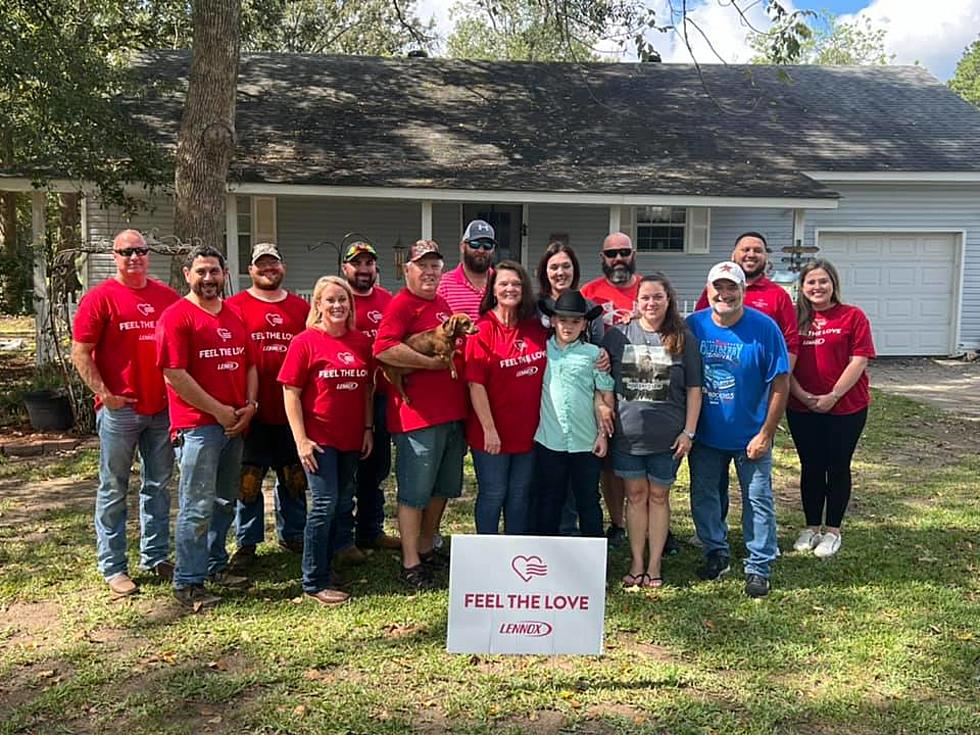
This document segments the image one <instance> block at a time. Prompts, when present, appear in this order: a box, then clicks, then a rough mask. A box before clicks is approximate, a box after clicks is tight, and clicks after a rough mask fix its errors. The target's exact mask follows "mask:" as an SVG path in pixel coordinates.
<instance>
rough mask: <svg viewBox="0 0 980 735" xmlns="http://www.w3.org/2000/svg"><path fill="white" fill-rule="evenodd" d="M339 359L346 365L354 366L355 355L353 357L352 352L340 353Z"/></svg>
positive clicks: (338, 354)
mask: <svg viewBox="0 0 980 735" xmlns="http://www.w3.org/2000/svg"><path fill="white" fill-rule="evenodd" d="M337 359H338V360H340V361H341V362H342V363H344V365H353V364H354V355H352V354H351V353H350V352H338V353H337Z"/></svg>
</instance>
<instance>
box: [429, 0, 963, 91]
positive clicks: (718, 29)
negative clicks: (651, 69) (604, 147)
mask: <svg viewBox="0 0 980 735" xmlns="http://www.w3.org/2000/svg"><path fill="white" fill-rule="evenodd" d="M455 1H456V0H419V1H418V10H419V16H420V17H421V18H423V19H427V18H429V17H433V18H435V20H436V26H437V29H438V32H439V33H440V34H441V35H442V36H443V37H445V36H446V35H448V33H449V32H450V31H451V30H452V22H451V21H450V19H449V9H450V8H451V7H452V6H453V5H454V4H455ZM736 2H738V3H739V5H740V7H742V8H743V10H744V9H747V12H746V15H747V17H748V18H749V19H750V20H751V22H752V24H753V25H754V26H755V27H757V28H765V27H766V26H767V19H766V17H765V12H764V10H763V4H762V2H761V1H759V2H756V1H755V0H736ZM647 4H648V5H649V6H651V7H654V8H655V9H656V10H657V11H658V17H660V18H666V17H668V10H667V8H668V4H669V2H668V0H648V3H647ZM675 5H679V3H676V2H675ZM784 5H785V6H787V7H791V8H795V9H801V10H803V9H806V10H829V11H830V12H832V13H835V14H837V15H838V16H840V17H841V18H842V19H843V20H855V19H857V18H859V17H868V18H870V19H871V21H872V23H873V24H874V26H875V27H877V28H882V29H884V30H885V31H886V36H885V50H886V52H887V53H888V54H894V58H893V59H892V63H893V64H915V63H918V64H920V65H922V66H923V67H925V69H927V70H928V71H929V72H930V73H932V74H933V75H934V76H936V77H938V78H939V79H940V80H942V81H946V80H947V79H949V77H950V76H952V74H953V71H954V70H955V69H956V64H957V62H958V61H959V60H960V58H961V57H962V55H963V50H964V49H965V48H966V47H967V46H969V45H970V44H971V43H973V41H975V40H977V38H978V37H980V0H928V2H925V1H923V0H785V2H784ZM688 7H689V9H692V10H691V11H690V13H691V17H692V18H693V19H695V21H696V22H697V23H698V25H699V26H700V27H701V28H702V29H703V31H704V33H705V35H706V36H707V37H708V38H709V39H710V40H711V46H713V47H714V49H715V51H716V52H717V55H716V54H715V53H713V52H712V50H711V49H710V48H709V47H708V44H707V43H706V42H705V41H704V40H703V39H701V38H700V37H693V38H692V36H697V34H696V33H694V32H692V33H691V34H689V39H690V40H691V43H690V45H691V48H692V49H693V51H694V54H695V56H696V58H697V60H698V61H699V62H701V63H717V62H718V61H719V58H718V57H719V56H720V57H721V58H722V59H724V61H726V62H728V63H739V62H746V61H748V60H749V59H750V58H751V57H752V55H753V52H752V50H751V49H750V48H749V46H748V44H747V43H746V41H745V36H746V35H747V32H748V31H747V28H746V27H745V25H744V24H743V22H742V21H740V19H739V17H738V15H737V14H736V12H735V10H734V9H733V8H732V7H731V0H688ZM652 40H653V42H654V45H655V46H656V48H657V49H658V50H659V51H660V54H661V56H662V57H663V60H664V61H665V62H681V63H689V62H690V61H691V55H690V53H689V51H688V49H687V46H686V45H685V44H684V42H683V40H682V39H681V38H680V36H679V35H678V34H666V35H665V34H654V35H653V37H652ZM609 50H612V47H611V46H610V47H609ZM627 60H629V59H627Z"/></svg>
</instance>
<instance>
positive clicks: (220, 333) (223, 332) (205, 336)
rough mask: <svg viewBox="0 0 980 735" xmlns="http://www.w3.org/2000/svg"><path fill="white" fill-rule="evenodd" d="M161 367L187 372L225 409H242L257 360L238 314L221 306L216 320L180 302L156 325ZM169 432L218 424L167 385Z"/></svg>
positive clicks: (214, 317) (198, 308) (197, 308)
mask: <svg viewBox="0 0 980 735" xmlns="http://www.w3.org/2000/svg"><path fill="white" fill-rule="evenodd" d="M156 344H157V365H159V366H160V367H161V368H179V369H183V370H186V371H187V372H188V374H189V375H190V376H191V377H192V378H194V380H196V381H197V384H198V385H200V386H201V388H203V389H204V392H205V393H207V394H208V395H209V396H211V397H212V398H214V399H215V400H216V401H218V402H220V403H223V404H224V405H226V406H233V407H235V408H241V407H243V406H244V405H245V401H246V400H247V397H248V396H247V395H246V389H247V378H248V368H249V367H250V366H251V365H252V362H253V357H252V354H251V352H252V351H251V349H250V344H251V343H250V340H249V338H248V330H246V329H245V325H244V324H243V323H242V320H241V319H240V318H239V316H238V312H236V311H235V310H234V309H229V308H227V307H226V306H225V305H224V304H222V305H221V311H219V312H218V313H217V314H211V313H209V312H207V311H205V310H204V309H202V308H201V307H200V306H198V305H197V304H194V303H192V302H191V301H189V300H188V299H186V298H184V299H180V300H178V301H177V302H176V303H174V304H173V305H172V306H170V308H168V309H167V310H166V311H165V312H163V314H162V315H161V316H160V319H159V321H157V331H156ZM167 396H168V398H169V399H170V431H171V432H174V431H176V430H177V429H193V428H196V427H199V426H209V425H211V424H216V423H218V420H217V419H216V418H215V417H214V416H212V415H211V414H209V413H204V411H201V410H199V409H197V408H194V406H192V405H191V404H189V403H188V402H187V401H185V400H184V399H183V398H181V397H180V395H178V393H177V391H175V390H174V389H173V386H171V385H167Z"/></svg>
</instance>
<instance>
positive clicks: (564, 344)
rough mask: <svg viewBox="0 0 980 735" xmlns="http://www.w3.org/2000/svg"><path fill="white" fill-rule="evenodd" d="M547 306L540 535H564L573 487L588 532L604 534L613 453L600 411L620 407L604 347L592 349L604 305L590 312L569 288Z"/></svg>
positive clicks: (539, 437)
mask: <svg viewBox="0 0 980 735" xmlns="http://www.w3.org/2000/svg"><path fill="white" fill-rule="evenodd" d="M541 309H542V311H544V312H545V314H547V315H548V316H549V317H551V324H552V326H553V327H554V330H555V333H554V336H552V337H551V338H550V339H549V340H548V346H547V355H548V363H547V368H546V369H545V374H544V385H543V386H542V390H541V414H540V420H539V422H538V430H537V431H536V432H535V434H534V442H535V445H534V457H535V465H536V466H535V476H536V483H535V487H536V492H537V498H536V501H537V523H536V529H535V530H536V531H537V532H538V533H541V534H544V535H552V536H553V535H556V534H557V533H558V528H559V525H560V521H561V510H562V506H563V505H564V503H565V498H566V496H567V494H568V488H569V487H571V490H572V493H573V494H574V495H575V505H576V508H577V510H578V516H579V528H580V530H581V532H582V535H583V536H594V537H600V536H602V535H603V531H602V508H601V507H600V505H599V472H600V470H601V468H602V467H601V463H600V461H599V460H600V458H601V457H604V456H606V451H607V449H608V441H609V436H611V434H612V422H611V421H608V422H601V421H600V417H599V413H600V412H599V408H600V405H601V406H604V407H607V408H609V409H611V408H612V403H613V396H612V389H613V379H612V376H610V375H609V374H608V373H604V372H601V371H600V370H599V369H597V368H596V359H597V358H598V357H599V351H600V348H599V347H597V346H596V345H592V344H587V343H586V342H585V341H584V339H583V335H584V334H585V330H586V326H587V325H588V323H589V322H590V321H591V320H593V319H595V318H596V317H597V316H599V314H600V313H601V312H602V307H601V306H596V307H593V308H591V309H590V308H589V306H588V304H587V303H586V300H585V297H583V296H582V294H581V293H579V292H578V291H571V290H569V291H565V292H564V293H563V294H562V295H561V296H559V297H558V299H556V300H551V299H545V300H543V301H542V302H541ZM610 414H611V411H610Z"/></svg>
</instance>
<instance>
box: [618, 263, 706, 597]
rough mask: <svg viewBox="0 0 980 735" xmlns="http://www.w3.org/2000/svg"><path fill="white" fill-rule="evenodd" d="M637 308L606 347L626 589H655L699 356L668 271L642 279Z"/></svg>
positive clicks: (685, 446) (697, 394) (688, 434)
mask: <svg viewBox="0 0 980 735" xmlns="http://www.w3.org/2000/svg"><path fill="white" fill-rule="evenodd" d="M637 309H638V312H639V316H638V317H636V318H634V319H633V321H631V322H630V323H629V324H623V325H620V326H617V327H615V328H614V329H612V330H610V331H609V332H608V333H607V334H606V337H605V340H604V346H605V348H606V350H608V352H609V356H610V358H611V359H612V373H613V378H614V379H615V381H616V431H615V434H614V435H613V446H612V462H613V471H614V472H615V473H616V475H617V476H619V477H622V478H623V481H624V482H625V484H626V496H627V504H626V528H627V532H628V534H629V541H630V552H631V554H632V559H631V561H630V568H629V573H628V574H626V576H624V577H623V586H624V587H647V588H656V587H660V586H661V585H663V574H662V571H661V559H662V557H663V548H664V542H665V541H666V540H667V530H668V529H669V527H670V502H669V493H670V486H671V485H673V483H674V479H675V478H676V476H677V468H678V466H679V465H680V461H681V459H682V458H683V457H684V456H685V455H687V453H688V452H689V451H691V443H692V441H693V440H694V431H695V429H696V428H697V423H698V414H699V413H700V412H701V358H700V355H699V353H698V345H697V342H696V340H695V339H694V337H692V336H691V333H690V332H689V331H688V330H687V326H686V325H685V323H684V319H683V318H682V317H681V315H680V312H679V311H678V308H677V296H676V294H675V293H674V289H673V287H672V286H671V285H670V281H668V280H667V277H666V276H664V275H663V274H662V273H654V274H652V275H649V276H645V277H644V278H643V279H642V280H641V281H640V288H639V292H638V295H637ZM646 550H648V551H649V561H648V562H647V563H646V564H644V551H646Z"/></svg>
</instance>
